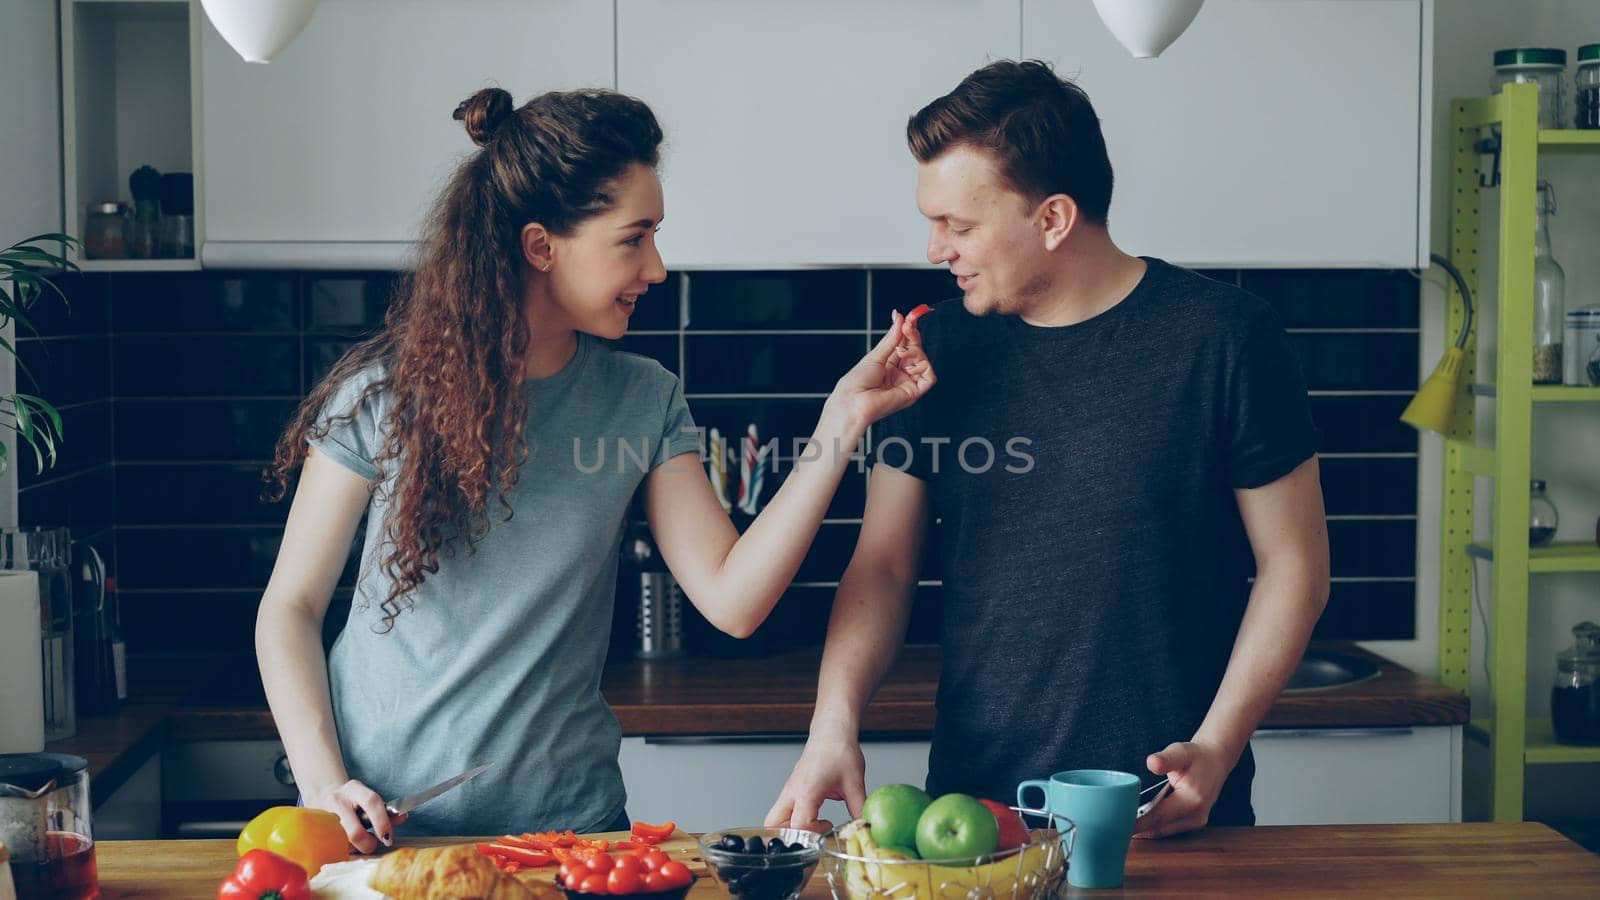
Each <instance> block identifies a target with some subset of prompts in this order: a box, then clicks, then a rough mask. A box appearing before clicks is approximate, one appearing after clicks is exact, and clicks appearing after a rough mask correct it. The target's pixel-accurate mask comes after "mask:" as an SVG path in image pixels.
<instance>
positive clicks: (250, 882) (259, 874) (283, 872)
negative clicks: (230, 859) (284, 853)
mask: <svg viewBox="0 0 1600 900" xmlns="http://www.w3.org/2000/svg"><path fill="white" fill-rule="evenodd" d="M217 900H311V882H310V879H308V878H306V870H305V869H302V868H300V867H299V866H297V865H295V864H294V863H292V862H290V861H289V860H287V859H284V858H283V857H281V856H279V855H278V854H276V853H273V852H271V851H269V850H251V851H250V852H249V853H246V854H245V855H244V856H241V857H239V867H238V868H237V869H234V870H233V874H232V875H231V876H229V877H228V879H227V880H226V881H224V882H222V884H221V885H219V886H218V887H217Z"/></svg>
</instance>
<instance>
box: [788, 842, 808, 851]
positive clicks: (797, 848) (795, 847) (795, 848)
mask: <svg viewBox="0 0 1600 900" xmlns="http://www.w3.org/2000/svg"><path fill="white" fill-rule="evenodd" d="M805 848H806V845H805V844H802V843H800V842H799V841H795V842H794V843H792V844H790V845H789V849H790V850H793V851H794V852H796V853H798V852H800V851H801V850H804V849H805Z"/></svg>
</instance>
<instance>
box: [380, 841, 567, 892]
mask: <svg viewBox="0 0 1600 900" xmlns="http://www.w3.org/2000/svg"><path fill="white" fill-rule="evenodd" d="M368 883H369V884H370V885H371V886H372V888H373V890H377V891H382V892H383V893H384V894H387V895H388V896H390V897H393V898H394V900H550V898H551V897H552V896H559V895H560V892H559V891H558V890H556V888H555V887H554V886H551V887H550V888H549V892H548V893H547V892H544V891H541V890H539V888H540V887H544V885H538V886H535V887H530V886H528V885H524V884H523V883H522V882H520V881H518V880H517V879H515V878H512V877H511V876H510V875H507V874H506V873H504V872H502V871H500V870H499V869H497V868H495V864H494V863H492V862H490V861H489V860H488V859H486V858H485V857H484V856H483V854H481V853H479V852H478V851H477V850H476V849H474V848H472V847H470V846H466V845H457V846H454V847H433V848H430V849H427V850H414V849H412V848H410V847H402V848H401V849H399V850H396V851H394V852H393V853H390V854H389V855H387V856H385V857H383V859H382V860H380V861H379V862H378V868H377V869H376V870H375V871H374V872H373V873H372V878H371V879H370V880H369V882H368Z"/></svg>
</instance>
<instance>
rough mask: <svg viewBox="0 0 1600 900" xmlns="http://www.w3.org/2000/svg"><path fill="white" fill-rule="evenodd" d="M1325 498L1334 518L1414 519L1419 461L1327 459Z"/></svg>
mask: <svg viewBox="0 0 1600 900" xmlns="http://www.w3.org/2000/svg"><path fill="white" fill-rule="evenodd" d="M1320 465H1321V469H1322V496H1323V499H1324V502H1325V505H1326V507H1327V511H1328V515H1330V516H1363V515H1365V516H1373V515H1413V514H1415V513H1416V511H1417V461H1416V460H1415V459H1324V460H1322V461H1321V463H1320Z"/></svg>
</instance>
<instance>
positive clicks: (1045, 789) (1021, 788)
mask: <svg viewBox="0 0 1600 900" xmlns="http://www.w3.org/2000/svg"><path fill="white" fill-rule="evenodd" d="M1029 788H1038V789H1039V793H1041V794H1043V795H1044V802H1043V803H1040V804H1039V805H1038V806H1034V805H1032V804H1031V803H1029V802H1028V801H1027V800H1026V799H1024V798H1023V795H1024V794H1026V793H1027V792H1028V789H1029ZM1017 805H1018V806H1020V807H1022V808H1023V809H1042V810H1045V811H1047V812H1054V810H1051V809H1050V782H1048V781H1039V780H1035V781H1024V782H1022V783H1021V784H1019V785H1017Z"/></svg>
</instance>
